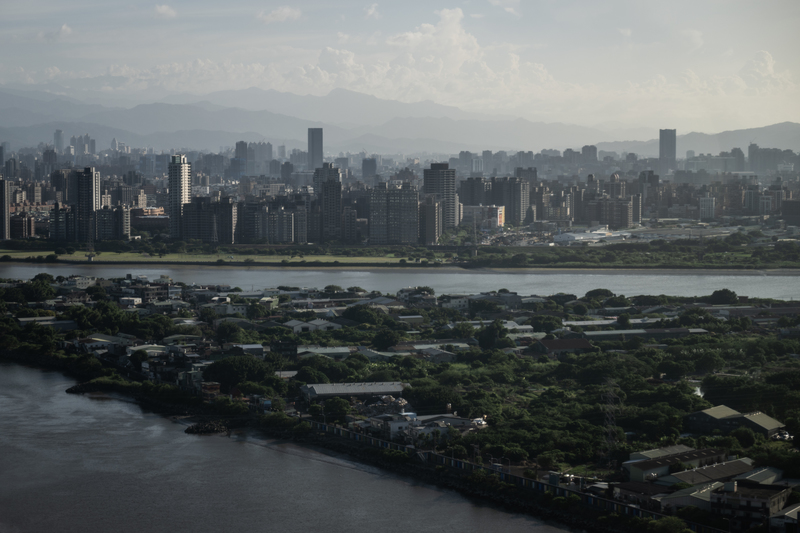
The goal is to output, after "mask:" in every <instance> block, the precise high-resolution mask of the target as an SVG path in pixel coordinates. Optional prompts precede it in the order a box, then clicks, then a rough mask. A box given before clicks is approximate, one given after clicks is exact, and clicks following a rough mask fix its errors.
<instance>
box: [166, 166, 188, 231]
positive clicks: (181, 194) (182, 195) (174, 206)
mask: <svg viewBox="0 0 800 533" xmlns="http://www.w3.org/2000/svg"><path fill="white" fill-rule="evenodd" d="M168 175H169V236H170V238H172V239H180V238H182V234H181V233H182V223H181V220H182V217H183V209H184V206H185V205H186V204H188V203H189V200H190V198H191V190H192V189H191V183H192V165H191V164H190V163H189V161H188V160H187V159H186V156H185V155H174V156H171V157H170V161H169V169H168Z"/></svg>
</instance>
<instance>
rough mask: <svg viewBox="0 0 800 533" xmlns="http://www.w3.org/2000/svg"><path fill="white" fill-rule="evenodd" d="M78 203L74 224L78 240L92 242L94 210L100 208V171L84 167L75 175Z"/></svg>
mask: <svg viewBox="0 0 800 533" xmlns="http://www.w3.org/2000/svg"><path fill="white" fill-rule="evenodd" d="M77 179H78V183H77V189H78V191H77V193H78V203H77V205H76V210H75V225H76V229H77V235H76V237H77V240H78V241H79V242H92V241H94V240H95V238H96V237H97V219H96V218H95V215H96V212H97V210H98V209H100V173H99V172H95V170H94V167H86V168H85V169H84V170H83V172H79V173H78V175H77Z"/></svg>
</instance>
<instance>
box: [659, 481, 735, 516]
mask: <svg viewBox="0 0 800 533" xmlns="http://www.w3.org/2000/svg"><path fill="white" fill-rule="evenodd" d="M720 487H722V483H721V482H719V481H713V482H711V483H703V484H700V485H696V486H692V487H687V488H685V489H680V490H677V491H675V492H672V493H670V494H666V495H663V496H658V497H657V498H656V499H657V500H658V502H659V504H660V505H661V511H664V512H670V511H675V510H677V509H681V508H683V507H697V508H698V509H703V510H706V511H708V510H710V509H711V494H712V493H713V492H714V491H715V490H717V489H719V488H720ZM662 488H664V487H662Z"/></svg>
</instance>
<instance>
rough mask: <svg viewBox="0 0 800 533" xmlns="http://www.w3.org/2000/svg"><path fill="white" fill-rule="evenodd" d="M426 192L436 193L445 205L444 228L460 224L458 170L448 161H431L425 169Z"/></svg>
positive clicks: (447, 228)
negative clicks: (451, 166) (429, 166)
mask: <svg viewBox="0 0 800 533" xmlns="http://www.w3.org/2000/svg"><path fill="white" fill-rule="evenodd" d="M423 180H424V188H425V194H435V195H437V196H438V197H439V200H441V202H442V205H443V206H444V219H443V224H442V225H443V226H444V230H445V231H447V230H449V229H452V228H455V227H456V226H458V223H459V220H458V194H456V170H455V169H454V168H452V169H451V168H450V165H449V164H447V163H431V168H426V169H425V170H424V171H423Z"/></svg>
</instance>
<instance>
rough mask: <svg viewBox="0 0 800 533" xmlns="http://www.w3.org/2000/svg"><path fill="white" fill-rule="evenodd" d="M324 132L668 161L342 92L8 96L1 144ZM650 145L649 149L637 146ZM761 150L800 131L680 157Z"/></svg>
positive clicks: (572, 128) (205, 142)
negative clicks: (57, 134) (95, 99)
mask: <svg viewBox="0 0 800 533" xmlns="http://www.w3.org/2000/svg"><path fill="white" fill-rule="evenodd" d="M310 127H321V128H323V129H324V132H325V149H326V151H327V152H329V153H330V152H333V153H336V152H340V151H342V152H346V151H349V152H357V151H361V150H364V151H366V152H368V153H373V152H375V153H387V154H388V153H404V154H413V153H420V154H422V153H428V154H432V155H447V154H453V153H457V152H459V151H461V150H470V151H473V152H475V151H477V152H480V151H482V150H493V151H497V150H507V151H509V152H515V151H518V150H526V151H527V150H532V151H534V152H538V151H540V150H542V149H545V148H555V149H559V150H563V149H565V148H573V149H577V150H580V148H581V147H582V146H583V145H585V144H594V145H596V146H597V148H598V150H608V151H615V152H618V153H622V152H635V153H637V154H639V156H640V157H652V156H656V155H657V154H658V139H657V137H658V131H652V133H650V136H649V137H647V136H646V135H647V133H648V132H649V131H650V130H647V129H643V128H626V127H625V126H622V125H615V124H607V125H600V126H598V127H586V126H578V125H573V124H563V123H544V122H533V121H530V120H525V119H521V118H513V117H508V116H502V115H486V114H478V113H469V112H466V111H463V110H461V109H459V108H457V107H453V106H445V105H440V104H436V103H434V102H431V101H423V102H416V103H403V102H397V101H393V100H383V99H379V98H376V97H374V96H370V95H366V94H361V93H358V92H353V91H347V90H344V89H335V90H333V91H331V92H330V93H329V94H327V95H325V96H313V95H295V94H291V93H281V92H279V91H274V90H262V89H257V88H250V89H244V90H240V91H220V92H214V93H209V94H206V95H192V94H188V93H183V94H176V95H172V96H169V97H167V98H164V99H162V100H161V101H159V102H152V103H146V104H139V105H135V106H133V107H110V106H104V105H99V104H96V103H86V102H83V101H81V100H78V99H75V98H70V97H68V96H65V95H59V94H52V93H48V92H42V91H27V92H26V91H20V90H12V89H7V88H0V141H8V142H10V143H11V146H12V147H13V148H21V147H24V146H36V145H38V144H39V143H40V142H49V143H51V142H52V139H53V132H54V131H55V130H56V129H61V130H63V131H64V133H65V135H66V136H67V137H70V136H72V135H81V134H84V133H88V134H89V135H90V136H91V137H92V138H94V139H96V141H97V146H98V149H102V148H104V147H107V146H110V143H111V139H112V138H116V139H117V140H118V141H121V142H124V143H126V144H129V145H131V146H134V147H145V146H150V147H153V148H155V149H157V150H166V149H170V148H175V149H195V150H214V151H216V150H218V149H219V148H220V147H221V146H232V145H233V144H234V143H235V142H236V141H239V140H244V141H248V142H250V141H261V140H266V141H270V142H272V144H273V145H279V144H285V145H286V146H287V148H289V149H291V148H300V149H305V147H306V134H307V129H308V128H310ZM637 137H638V138H639V139H646V140H636V138H637ZM751 142H755V143H757V144H759V145H760V146H762V147H771V148H782V149H792V150H800V124H797V123H792V122H784V123H781V124H774V125H770V126H765V127H761V128H751V129H743V130H733V131H725V132H721V133H716V134H706V133H694V132H693V133H687V134H684V135H678V139H677V148H678V155H679V157H680V156H682V155H683V154H684V153H685V151H686V150H694V151H695V152H697V153H713V154H717V153H719V152H720V151H728V150H730V149H731V148H734V147H739V148H742V149H743V150H745V151H746V150H747V146H748V145H749V144H750V143H751Z"/></svg>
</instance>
